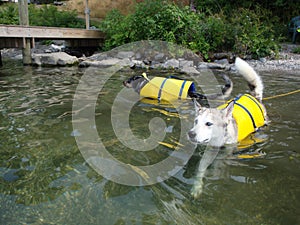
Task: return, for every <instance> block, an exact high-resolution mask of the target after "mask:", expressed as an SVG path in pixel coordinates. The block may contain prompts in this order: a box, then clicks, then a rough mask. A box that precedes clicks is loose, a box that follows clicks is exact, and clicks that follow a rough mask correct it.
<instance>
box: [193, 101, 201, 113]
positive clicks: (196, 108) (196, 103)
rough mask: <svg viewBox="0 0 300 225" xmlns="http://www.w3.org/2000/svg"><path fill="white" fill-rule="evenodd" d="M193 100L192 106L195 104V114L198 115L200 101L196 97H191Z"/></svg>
mask: <svg viewBox="0 0 300 225" xmlns="http://www.w3.org/2000/svg"><path fill="white" fill-rule="evenodd" d="M193 102H194V106H195V111H196V115H197V116H198V115H199V113H200V111H201V109H202V106H201V105H200V103H199V102H198V101H197V100H196V98H193Z"/></svg>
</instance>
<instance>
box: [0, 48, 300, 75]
mask: <svg viewBox="0 0 300 225" xmlns="http://www.w3.org/2000/svg"><path fill="white" fill-rule="evenodd" d="M281 47H282V50H281V52H280V54H279V59H267V58H261V59H259V60H247V61H248V62H249V64H250V65H251V66H253V68H254V69H255V70H257V71H272V70H278V71H281V70H282V71H286V70H287V71H294V72H297V73H298V71H299V72H300V54H294V53H292V51H293V49H294V48H296V47H297V45H292V44H282V46H281ZM134 49H135V48H134ZM60 50H61V49H59V50H58V49H55V46H54V47H53V46H46V45H40V44H38V45H37V47H36V48H35V49H32V59H33V65H35V66H72V65H76V66H79V67H90V66H95V67H107V66H112V65H119V66H123V67H130V68H142V69H143V68H147V69H149V68H150V69H179V70H180V71H182V72H186V73H197V72H199V71H201V70H203V69H218V70H225V71H228V70H231V68H232V62H233V58H234V57H233V56H232V54H230V53H222V54H216V55H215V56H216V57H214V58H215V60H214V61H213V62H210V63H208V62H204V61H203V60H202V59H201V58H200V57H199V56H198V55H196V54H191V53H184V54H185V55H184V57H182V55H180V56H178V55H176V54H175V55H174V54H170V53H169V52H167V53H166V52H164V51H163V50H162V52H160V51H159V50H153V51H149V48H145V49H143V48H141V46H138V47H137V50H136V51H132V50H126V49H123V48H121V49H118V48H117V49H115V50H113V51H109V52H99V53H96V54H93V55H91V56H89V57H85V56H84V55H83V56H81V57H80V55H79V56H77V57H76V56H71V55H69V54H67V53H66V52H64V51H60ZM1 55H2V57H3V59H5V58H9V59H14V60H21V59H22V52H21V50H20V49H2V50H1Z"/></svg>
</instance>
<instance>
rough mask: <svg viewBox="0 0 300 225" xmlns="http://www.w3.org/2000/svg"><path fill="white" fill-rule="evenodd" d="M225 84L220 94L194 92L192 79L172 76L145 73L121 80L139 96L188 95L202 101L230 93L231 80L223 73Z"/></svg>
mask: <svg viewBox="0 0 300 225" xmlns="http://www.w3.org/2000/svg"><path fill="white" fill-rule="evenodd" d="M223 79H224V80H225V85H224V86H223V88H222V94H215V95H209V96H208V95H203V94H200V93H198V92H196V87H195V84H194V83H193V82H192V81H187V80H182V79H179V78H177V77H174V76H169V77H154V78H152V79H151V80H150V79H149V78H148V77H147V75H146V73H143V74H142V75H136V76H132V77H130V78H129V79H128V80H126V81H124V82H123V85H124V86H125V87H128V88H133V89H134V91H135V92H137V93H138V94H139V95H140V96H142V97H146V98H152V99H158V100H159V101H160V100H166V101H174V100H177V99H186V98H188V97H190V98H193V99H197V100H198V101H200V102H202V101H204V100H207V99H216V98H218V97H219V96H226V95H228V93H231V90H232V82H231V80H230V79H229V78H228V77H227V76H226V75H223Z"/></svg>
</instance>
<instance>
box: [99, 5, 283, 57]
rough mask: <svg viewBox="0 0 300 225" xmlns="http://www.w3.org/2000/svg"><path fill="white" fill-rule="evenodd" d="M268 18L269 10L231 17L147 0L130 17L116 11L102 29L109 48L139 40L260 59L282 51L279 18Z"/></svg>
mask: <svg viewBox="0 0 300 225" xmlns="http://www.w3.org/2000/svg"><path fill="white" fill-rule="evenodd" d="M207 2H209V1H207ZM268 18H270V13H269V11H267V10H260V9H259V8H257V9H255V10H249V9H240V10H237V11H236V12H235V13H234V14H230V15H229V16H228V15H226V14H224V13H223V12H222V11H220V12H219V13H218V14H209V13H208V11H207V10H206V11H205V12H203V13H194V12H191V11H190V10H189V8H188V7H179V6H178V5H176V4H174V3H173V2H169V3H168V4H166V1H163V0H154V1H150V0H146V1H144V2H142V3H139V4H137V5H136V9H135V12H134V13H133V14H130V15H127V16H124V15H122V14H121V13H120V12H118V11H116V10H114V11H112V12H111V13H110V14H108V16H107V17H106V18H105V20H104V21H103V22H102V24H101V27H100V29H101V30H102V31H104V32H105V33H106V43H105V47H106V49H110V48H113V47H116V46H119V45H122V44H125V43H129V42H134V41H139V40H163V41H168V42H173V43H176V44H179V45H182V46H185V47H188V48H190V49H191V50H193V51H195V52H200V53H201V54H202V55H203V56H204V58H208V53H209V52H213V51H224V50H226V51H228V50H233V51H235V52H236V53H238V54H243V55H252V56H253V57H255V58H258V57H265V56H268V55H271V54H272V55H276V54H277V52H278V45H277V43H276V42H275V35H274V31H273V30H274V25H273V22H274V21H275V18H272V20H270V19H269V20H268ZM266 20H267V21H269V22H268V23H266V22H265V21H266ZM275 22H276V21H275ZM274 24H275V23H274Z"/></svg>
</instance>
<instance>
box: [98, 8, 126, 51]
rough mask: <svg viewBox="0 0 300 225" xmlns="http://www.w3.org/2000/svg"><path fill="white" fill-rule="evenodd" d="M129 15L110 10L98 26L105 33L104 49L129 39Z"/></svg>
mask: <svg viewBox="0 0 300 225" xmlns="http://www.w3.org/2000/svg"><path fill="white" fill-rule="evenodd" d="M129 24H130V16H124V15H122V14H121V13H120V12H119V11H118V10H116V9H115V10H112V11H110V12H109V13H108V14H107V16H106V18H105V20H104V21H103V22H102V23H100V25H99V27H100V29H101V30H102V31H104V33H105V35H106V39H105V43H104V49H106V50H109V49H111V48H113V47H116V46H120V45H123V44H126V43H129V42H130V41H131V38H130V30H129Z"/></svg>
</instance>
